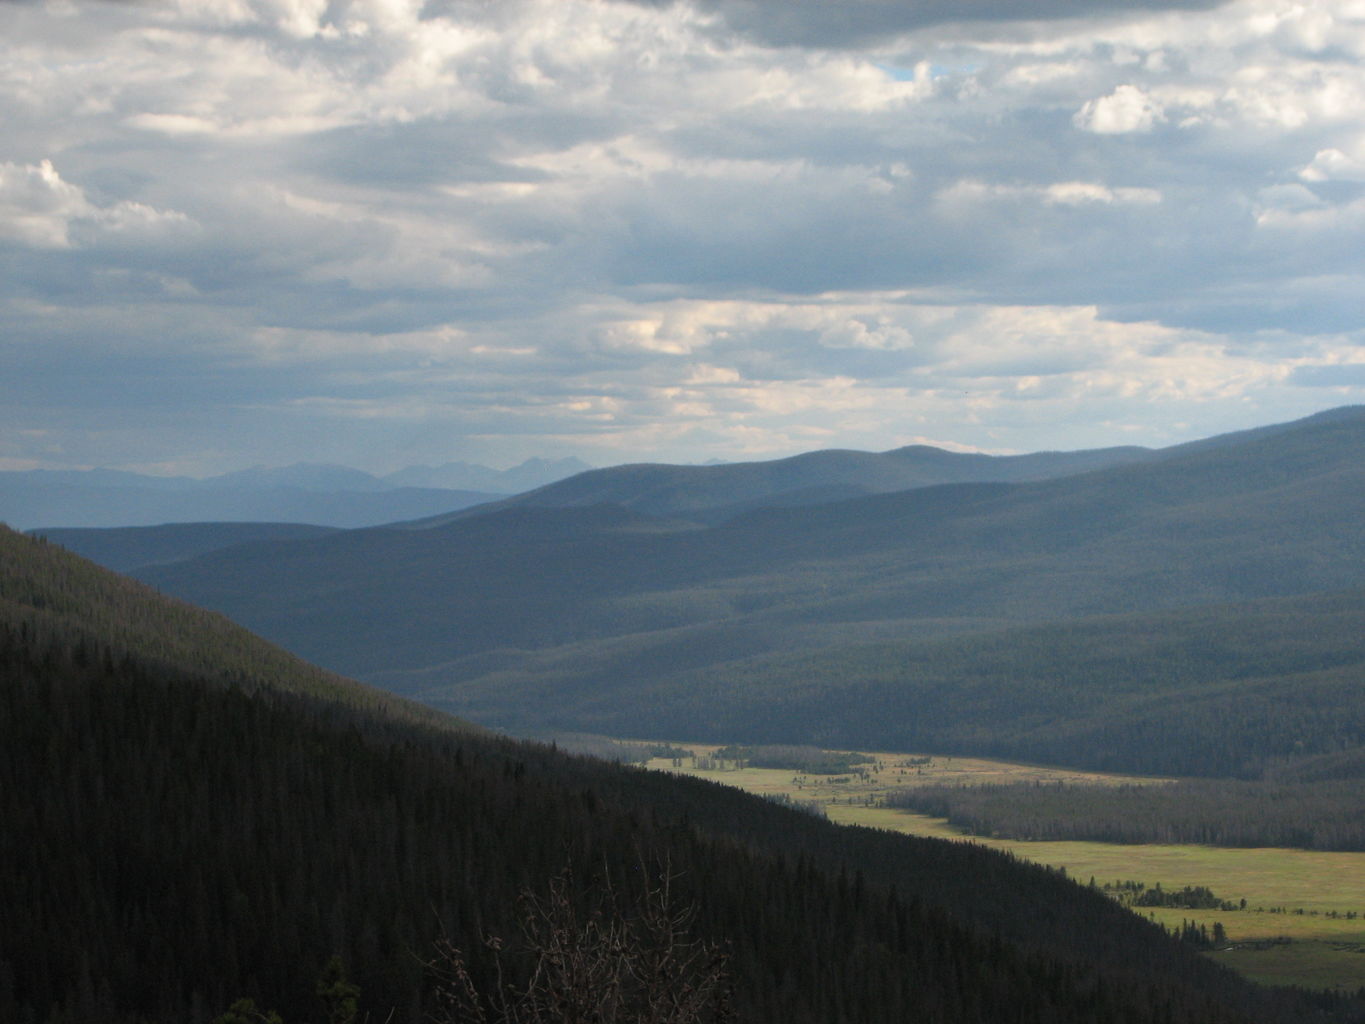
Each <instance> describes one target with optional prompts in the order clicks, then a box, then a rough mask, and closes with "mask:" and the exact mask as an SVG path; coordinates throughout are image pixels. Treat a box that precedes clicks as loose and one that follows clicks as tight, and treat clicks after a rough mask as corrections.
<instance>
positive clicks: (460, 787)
mask: <svg viewBox="0 0 1365 1024" xmlns="http://www.w3.org/2000/svg"><path fill="white" fill-rule="evenodd" d="M0 545H3V546H0V565H2V566H3V573H0V680H3V686H0V820H3V821H4V822H5V828H4V829H3V830H0V898H2V899H3V911H4V913H3V917H4V922H5V924H4V927H3V928H2V929H0V1019H3V1020H6V1021H10V1020H12V1021H16V1022H19V1024H29V1022H33V1024H40V1022H47V1021H52V1022H61V1021H71V1022H86V1021H95V1020H98V1021H108V1022H121V1021H128V1022H132V1021H135V1020H136V1021H155V1022H161V1021H165V1022H170V1021H176V1022H180V1024H199V1022H203V1021H207V1020H209V1019H211V1018H212V1017H214V1016H215V1015H217V1014H218V1013H220V1012H222V1011H223V1010H224V1009H226V1007H227V1005H228V1004H229V1003H230V1002H232V1001H234V1000H236V999H238V998H239V997H249V998H251V999H253V1000H254V1001H255V1003H256V1004H257V1005H258V1006H260V1007H263V1008H264V1007H271V1008H275V1009H278V1010H279V1011H280V1013H281V1014H282V1015H283V1017H284V1019H285V1020H287V1021H290V1022H294V1024H296V1022H300V1021H307V1020H319V1019H322V1017H323V1009H322V1008H321V1007H320V1006H319V1004H318V1002H317V997H316V994H315V987H316V984H317V979H318V978H319V976H320V975H321V974H322V973H323V971H324V969H325V968H326V965H327V963H328V961H329V960H330V959H331V958H332V957H333V956H334V955H337V956H339V957H340V959H341V962H342V964H343V966H344V970H345V971H346V972H347V973H349V975H350V976H351V978H352V979H353V980H354V982H355V983H356V984H357V985H358V986H359V988H360V991H361V1008H362V1009H363V1010H366V1011H369V1012H370V1013H372V1015H373V1016H372V1018H371V1019H374V1020H384V1019H389V1018H388V1015H389V1013H390V1012H392V1013H393V1017H392V1019H393V1020H395V1021H412V1022H414V1024H415V1022H417V1021H420V1020H424V1019H426V1018H425V1014H427V1013H428V1012H429V1011H431V1010H433V1009H434V1007H433V1004H432V1002H431V988H430V980H429V978H428V976H427V974H426V973H425V970H424V967H423V962H424V961H425V960H427V959H428V958H429V957H430V956H431V955H432V953H431V951H432V950H433V949H434V948H435V947H434V943H435V942H436V940H437V939H438V937H441V936H444V937H445V938H447V939H448V940H450V941H452V942H454V943H455V944H457V945H459V946H461V947H463V948H464V949H465V950H466V952H467V954H468V956H469V958H470V966H471V970H472V971H473V974H474V977H475V979H476V980H477V981H478V982H480V983H481V984H484V985H486V984H487V983H488V981H489V978H490V973H489V972H490V971H491V970H492V966H491V963H490V960H489V957H488V954H487V951H486V950H485V949H484V948H483V946H482V945H481V943H480V938H481V937H482V936H484V935H487V934H490V933H493V934H500V935H504V936H510V935H512V934H513V932H514V929H515V918H516V906H517V894H518V893H519V892H520V891H522V890H523V889H524V888H529V889H531V890H533V891H543V889H544V886H545V885H547V884H548V882H549V880H550V879H552V878H554V877H556V876H557V875H559V874H560V873H561V872H562V871H563V870H564V869H565V868H566V866H567V867H569V868H570V869H571V870H572V875H571V877H572V878H573V879H574V880H575V884H574V887H573V889H572V894H573V895H572V898H573V899H574V900H581V901H587V900H588V899H589V894H590V890H591V889H592V888H593V886H594V884H595V883H598V882H600V880H601V878H602V877H603V874H604V873H609V874H610V876H611V877H612V878H613V879H616V880H617V884H619V885H621V886H622V887H623V888H630V887H633V886H636V885H637V884H638V880H639V879H640V877H641V872H642V871H644V872H645V873H650V872H654V873H657V872H659V871H665V872H667V873H668V874H670V875H671V876H673V877H674V893H675V895H676V898H677V899H678V900H679V901H680V903H681V904H682V905H688V906H693V907H695V909H696V922H695V930H696V934H697V936H698V937H699V938H700V939H704V940H706V941H710V942H715V943H720V944H723V946H724V947H725V948H726V949H728V951H729V960H728V963H729V968H728V970H729V972H730V976H731V978H732V980H733V986H732V987H733V991H732V994H731V999H732V1003H733V1008H734V1011H735V1014H734V1015H735V1019H737V1020H739V1021H746V1022H754V1024H758V1022H771V1021H784V1022H787V1021H790V1022H793V1024H802V1022H806V1021H809V1022H811V1024H816V1022H819V1024H827V1022H830V1021H843V1020H847V1021H850V1022H852V1021H857V1022H859V1024H863V1022H876V1021H888V1022H890V1021H905V1020H916V1021H928V1022H932V1021H954V1022H959V1021H982V1022H987V1021H990V1022H994V1021H1002V1020H1012V1021H1021V1022H1027V1021H1038V1022H1042V1021H1051V1022H1067V1021H1087V1022H1089V1021H1095V1020H1104V1021H1120V1022H1122V1021H1131V1022H1134V1024H1136V1022H1139V1021H1143V1022H1145V1021H1155V1020H1163V1021H1165V1020H1169V1021H1189V1022H1192V1024H1193V1022H1215V1024H1216V1022H1221V1021H1229V1022H1231V1021H1237V1020H1248V1021H1250V1020H1262V1021H1276V1020H1288V1019H1291V1018H1292V1019H1294V1020H1296V1021H1303V1020H1311V1019H1314V1018H1315V1017H1319V1016H1320V1019H1324V1020H1326V1019H1337V1020H1345V1019H1347V1018H1348V1015H1349V1007H1348V1006H1347V1005H1346V1004H1344V1003H1342V1002H1340V1001H1336V1002H1330V1001H1329V1002H1323V1003H1321V1004H1320V1005H1318V1006H1317V1007H1313V1006H1310V1005H1309V1004H1308V1003H1306V1002H1303V1001H1300V1000H1298V999H1297V998H1296V997H1292V996H1289V995H1275V994H1272V993H1269V992H1265V991H1258V990H1255V989H1252V988H1251V987H1249V986H1247V985H1245V984H1243V983H1242V982H1240V981H1239V980H1237V979H1236V978H1234V977H1232V976H1231V975H1229V974H1228V973H1226V972H1225V971H1223V970H1221V969H1220V968H1217V967H1216V966H1214V965H1212V964H1210V963H1208V962H1205V961H1203V960H1201V959H1199V958H1198V957H1197V956H1195V955H1194V954H1193V953H1192V952H1191V951H1190V950H1187V949H1185V948H1183V947H1182V946H1181V945H1180V944H1179V943H1178V942H1176V941H1174V940H1172V939H1169V938H1167V937H1166V936H1164V935H1163V934H1161V933H1160V932H1159V931H1158V930H1157V929H1156V928H1154V927H1152V926H1150V925H1148V924H1146V923H1145V922H1143V921H1141V920H1140V919H1138V918H1136V917H1133V916H1131V915H1129V914H1128V913H1127V912H1125V911H1123V910H1121V909H1120V908H1119V907H1117V906H1116V905H1115V904H1113V903H1112V902H1110V901H1108V900H1107V899H1106V898H1104V897H1103V896H1101V895H1099V894H1098V893H1094V892H1090V891H1087V890H1085V889H1082V888H1081V887H1079V886H1076V885H1073V884H1072V883H1070V882H1068V881H1066V880H1065V879H1064V878H1062V877H1060V876H1058V875H1057V874H1055V873H1052V872H1049V871H1047V870H1045V869H1041V868H1036V867H1030V866H1026V865H1023V864H1020V863H1017V862H1014V861H1012V860H1010V859H1008V858H1006V857H1003V856H1000V855H998V854H994V853H991V852H989V851H986V850H983V849H979V848H973V847H966V846H960V845H955V844H945V843H939V842H933V841H928V840H921V841H910V840H906V839H904V838H903V837H896V836H892V835H889V834H884V833H877V832H871V831H865V830H849V829H838V828H835V827H834V826H831V825H829V824H827V823H825V822H823V821H821V820H818V819H816V818H813V817H811V816H809V815H805V814H801V813H798V812H795V811H791V810H787V809H784V808H781V807H778V806H776V805H773V804H768V803H764V802H762V801H757V800H755V799H753V798H750V797H747V796H744V795H743V794H740V793H738V792H736V791H733V790H729V789H726V788H723V787H716V786H710V785H705V784H699V783H689V782H686V781H683V780H678V779H674V778H671V777H666V776H663V775H659V774H653V773H647V772H642V771H637V770H630V769H625V768H620V767H614V766H609V765H605V764H603V763H601V762H591V761H587V760H579V759H571V758H568V757H565V756H563V755H560V754H557V753H556V752H554V751H553V750H551V749H548V748H545V747H537V746H532V745H527V744H520V743H513V742H511V741H508V740H502V739H498V738H496V737H492V736H488V735H486V734H480V733H477V732H472V731H469V730H468V729H467V728H465V727H463V726H462V725H461V724H460V723H458V722H450V721H448V720H443V719H439V718H437V717H432V716H425V715H423V714H422V713H420V712H413V711H412V709H410V708H408V707H406V706H404V705H401V704H398V703H397V702H395V701H393V700H392V699H390V698H386V697H381V696H379V695H374V697H373V698H372V699H367V698H366V697H365V696H364V695H363V694H364V691H363V690H361V689H360V688H358V687H355V686H354V685H353V684H347V683H345V682H344V681H341V680H337V679H335V678H334V677H328V676H326V675H325V674H324V673H321V672H315V671H313V670H311V669H308V668H307V667H305V666H301V665H299V663H297V662H296V661H294V659H292V658H290V657H289V656H287V655H284V654H282V653H280V652H276V651H272V650H270V649H269V648H266V647H264V646H263V645H261V644H260V643H259V642H258V641H255V640H254V639H253V638H250V637H249V636H248V635H246V634H244V633H241V632H240V631H237V630H235V629H234V628H233V627H231V626H230V624H227V623H225V622H224V621H223V620H221V619H219V618H218V617H216V616H212V615H207V614H205V613H201V612H198V611H197V610H195V609H191V608H188V607H187V606H183V605H179V604H175V603H172V602H168V601H167V600H165V599H163V598H161V597H159V596H158V595H156V594H154V593H152V592H151V591H149V590H147V589H145V588H142V587H140V586H138V585H136V584H133V583H131V582H129V581H126V580H122V579H118V578H115V577H113V576H111V575H110V574H108V573H105V572H103V571H102V570H98V569H96V568H95V567H93V566H91V565H89V564H88V563H84V562H82V561H81V560H79V559H77V558H76V557H74V556H72V555H69V554H67V553H65V552H62V551H60V550H57V549H55V548H54V547H52V546H50V545H43V544H41V543H39V542H37V541H34V540H31V539H27V538H23V537H20V536H17V535H15V534H12V533H9V532H8V531H0ZM220 659H221V660H220ZM334 980H335V979H334ZM513 980H514V981H515V980H517V979H516V978H513Z"/></svg>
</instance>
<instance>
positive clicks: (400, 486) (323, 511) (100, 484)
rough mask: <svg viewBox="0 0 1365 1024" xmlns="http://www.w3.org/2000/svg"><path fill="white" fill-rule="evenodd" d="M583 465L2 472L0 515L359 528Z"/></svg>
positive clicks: (494, 495) (435, 510)
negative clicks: (384, 471) (213, 472)
mask: <svg viewBox="0 0 1365 1024" xmlns="http://www.w3.org/2000/svg"><path fill="white" fill-rule="evenodd" d="M587 468H589V467H588V466H587V464H586V463H583V462H581V461H579V460H577V459H558V460H550V459H530V460H527V461H526V462H524V463H522V464H521V465H519V466H514V467H512V468H511V469H507V470H494V469H489V468H488V467H487V466H478V465H473V464H471V463H449V464H447V465H445V466H436V467H431V466H411V467H408V468H407V469H404V470H399V471H398V472H396V473H391V474H388V475H387V476H383V477H379V476H374V475H372V474H370V473H365V472H363V471H361V470H358V469H350V468H348V467H345V466H334V465H327V464H316V463H298V464H295V465H292V466H281V467H276V468H267V467H263V466H256V467H253V468H251V469H244V470H239V471H237V472H233V473H225V474H223V475H221V476H214V477H207V478H203V479H200V478H195V477H183V476H181V477H160V476H149V475H145V474H139V473H128V472H123V471H119V470H106V469H92V470H24V471H12V472H0V521H4V522H8V523H9V525H11V526H13V527H16V528H20V529H34V528H117V527H126V526H155V525H159V524H162V523H190V522H224V521H230V522H275V523H279V522H290V523H306V524H312V525H320V526H332V527H337V528H347V529H354V528H359V527H365V526H377V525H380V524H382V523H389V522H398V521H400V520H407V519H417V518H421V517H424V516H432V515H436V514H439V513H446V512H450V511H451V510H454V509H461V508H467V507H469V506H471V505H477V504H482V503H484V502H488V501H493V500H496V499H498V498H502V497H504V496H506V495H508V494H515V493H517V492H519V491H523V490H528V489H530V488H533V487H539V486H541V485H543V484H545V483H547V482H549V481H553V480H558V479H560V478H562V477H563V476H567V475H569V474H571V473H577V472H580V471H582V470H584V469H587Z"/></svg>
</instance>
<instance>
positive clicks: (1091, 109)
mask: <svg viewBox="0 0 1365 1024" xmlns="http://www.w3.org/2000/svg"><path fill="white" fill-rule="evenodd" d="M1164 119H1165V112H1164V111H1163V110H1162V108H1161V105H1160V104H1159V103H1157V102H1156V101H1155V100H1154V99H1153V98H1152V97H1151V96H1148V95H1147V94H1146V93H1145V92H1143V91H1142V90H1141V89H1139V88H1138V87H1137V86H1134V85H1120V86H1119V87H1118V88H1117V89H1115V90H1114V91H1113V92H1111V93H1110V94H1109V95H1108V96H1101V97H1100V98H1099V99H1095V100H1088V101H1086V104H1085V106H1083V107H1081V109H1080V110H1079V111H1077V113H1076V116H1075V118H1074V120H1075V124H1076V127H1078V128H1082V129H1084V130H1085V131H1088V132H1094V133H1095V134H1096V135H1125V134H1128V133H1130V132H1149V131H1151V130H1152V128H1153V127H1154V126H1155V125H1156V124H1157V123H1158V122H1159V121H1162V120H1164Z"/></svg>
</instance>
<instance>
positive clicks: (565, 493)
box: [423, 445, 1155, 526]
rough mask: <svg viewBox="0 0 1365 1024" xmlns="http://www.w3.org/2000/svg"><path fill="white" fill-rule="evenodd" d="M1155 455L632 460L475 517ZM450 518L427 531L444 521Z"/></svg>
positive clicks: (645, 505)
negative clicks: (693, 462) (688, 462)
mask: <svg viewBox="0 0 1365 1024" xmlns="http://www.w3.org/2000/svg"><path fill="white" fill-rule="evenodd" d="M1154 457H1155V453H1154V452H1152V451H1151V450H1149V449H1146V448H1137V447H1130V448H1104V449H1096V450H1093V451H1079V452H1037V453H1033V454H1029V455H981V454H971V453H960V452H951V451H946V450H944V449H941V448H932V447H929V446H927V445H912V446H910V447H906V448H897V449H894V450H892V451H888V452H860V451H848V450H839V449H827V450H822V451H814V452H806V453H804V454H801V455H793V456H791V457H789V458H785V459H773V460H769V461H763V462H733V463H723V464H721V465H708V466H678V465H668V464H663V463H635V464H630V465H624V466H612V467H609V468H606V469H596V470H592V471H590V472H585V473H579V474H577V475H576V476H572V477H569V478H568V479H566V480H561V481H559V482H557V483H552V484H548V485H546V486H544V487H540V488H537V489H535V490H533V491H529V492H528V493H525V494H518V495H515V496H514V497H511V498H507V499H504V500H502V501H499V502H494V503H490V504H489V505H487V506H484V507H483V508H481V509H480V510H479V512H478V513H473V514H483V513H486V512H493V511H496V510H498V509H502V508H510V507H525V506H538V507H544V508H573V507H581V506H587V505H602V504H611V505H621V506H622V507H625V508H629V509H632V510H634V511H636V512H640V513H643V514H645V515H652V516H662V517H677V518H686V519H693V520H696V521H698V522H705V523H718V522H721V521H723V520H725V519H728V518H730V517H732V516H734V515H736V514H739V513H741V512H743V511H746V510H748V509H751V508H756V507H768V506H778V507H791V506H805V505H815V504H823V503H826V502H828V501H832V500H840V499H845V498H854V497H860V496H863V495H869V494H885V493H888V492H893V491H904V490H909V489H910V488H917V487H931V486H935V485H938V484H948V483H985V482H1017V481H1023V480H1042V479H1047V478H1050V477H1056V476H1067V475H1071V474H1074V473H1081V472H1086V471H1088V470H1092V469H1098V468H1102V467H1104V466H1111V465H1122V464H1125V463H1129V462H1141V461H1145V460H1147V459H1150V458H1154ZM469 514H471V513H465V515H469ZM450 518H452V517H438V518H437V519H435V520H433V521H432V522H430V523H427V524H423V525H429V526H436V525H442V524H443V523H444V522H447V521H449V519H450ZM453 518H460V516H456V517H453Z"/></svg>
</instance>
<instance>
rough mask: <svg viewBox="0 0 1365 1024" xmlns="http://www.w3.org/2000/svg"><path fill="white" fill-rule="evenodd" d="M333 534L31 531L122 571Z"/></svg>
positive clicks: (236, 527) (276, 526)
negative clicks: (246, 545) (238, 546)
mask: <svg viewBox="0 0 1365 1024" xmlns="http://www.w3.org/2000/svg"><path fill="white" fill-rule="evenodd" d="M335 529H337V528H336V527H330V526H309V525H306V524H303V523H166V524H163V525H161V526H123V527H108V528H103V529H97V528H91V529H79V528H73V529H65V530H64V529H47V530H38V531H35V532H36V533H38V534H41V535H42V536H43V537H46V538H47V539H48V540H50V541H52V542H53V543H54V544H60V545H61V546H62V547H64V548H66V549H67V550H68V551H74V552H75V553H76V554H78V555H80V556H81V557H82V558H88V559H90V561H92V562H96V563H98V564H99V565H102V566H104V567H105V568H106V569H113V570H114V571H115V572H127V571H128V570H130V569H136V568H138V567H140V566H146V565H163V564H165V563H166V562H180V561H184V560H185V559H186V558H195V557H197V556H199V555H205V554H208V553H209V552H210V551H220V550H222V549H223V548H231V547H236V546H237V545H238V544H253V543H257V542H261V541H281V540H301V539H304V538H307V537H321V536H323V535H324V534H328V533H331V532H333V531H334V530H335Z"/></svg>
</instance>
